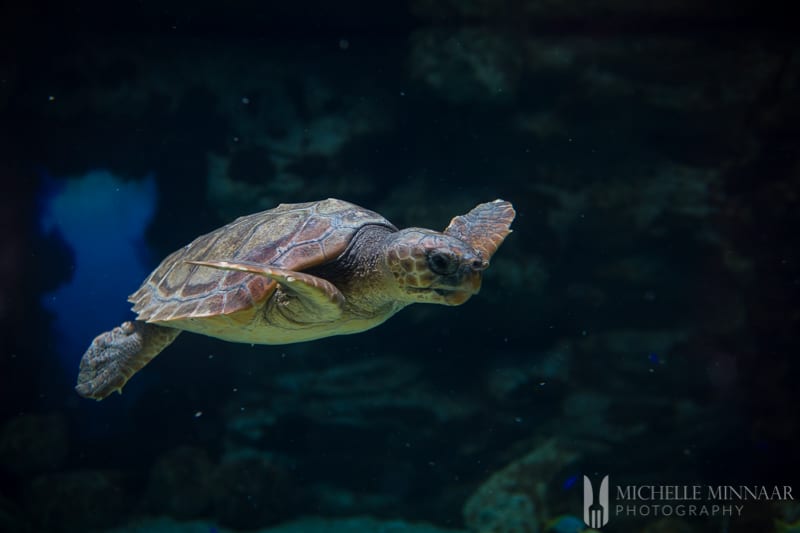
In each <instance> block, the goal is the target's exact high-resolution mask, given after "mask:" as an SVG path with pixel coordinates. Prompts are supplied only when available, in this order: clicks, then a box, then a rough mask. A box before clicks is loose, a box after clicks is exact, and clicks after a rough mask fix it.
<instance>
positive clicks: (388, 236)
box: [308, 225, 410, 318]
mask: <svg viewBox="0 0 800 533" xmlns="http://www.w3.org/2000/svg"><path fill="white" fill-rule="evenodd" d="M395 233H396V232H395V231H394V230H392V229H390V228H388V227H385V226H378V225H371V226H366V227H364V228H362V229H361V230H360V231H359V232H358V234H356V236H355V237H354V238H353V241H352V242H351V244H350V247H349V248H348V250H347V252H345V254H344V255H343V256H342V257H341V258H340V259H338V260H337V261H335V262H333V263H328V264H327V265H322V266H319V267H316V268H312V269H309V270H308V273H309V274H313V275H315V276H320V277H322V278H325V279H327V280H328V281H330V282H331V283H333V284H334V285H336V287H337V288H338V289H339V290H340V291H342V294H344V297H345V314H347V315H350V316H353V317H358V318H370V317H377V316H384V315H386V316H387V317H388V316H391V315H392V314H394V313H396V312H397V311H399V310H400V309H402V308H403V307H405V306H407V305H408V304H409V303H410V302H403V301H401V300H402V294H401V293H400V290H399V289H398V288H397V285H396V283H395V282H394V277H393V276H392V274H391V272H390V271H389V268H388V266H387V265H386V252H385V250H386V247H387V246H388V245H389V243H390V242H391V241H392V237H393V235H394V234H395Z"/></svg>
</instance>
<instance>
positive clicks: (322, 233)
mask: <svg viewBox="0 0 800 533" xmlns="http://www.w3.org/2000/svg"><path fill="white" fill-rule="evenodd" d="M368 224H379V225H383V226H387V227H390V228H392V229H396V228H394V226H392V224H391V223H390V222H388V221H387V220H386V219H385V218H383V217H382V216H380V215H379V214H377V213H375V212H373V211H369V210H367V209H363V208H361V207H358V206H356V205H353V204H351V203H348V202H344V201H341V200H336V199H328V200H323V201H320V202H308V203H302V204H281V205H279V206H278V207H276V208H275V209H270V210H268V211H263V212H261V213H255V214H252V215H248V216H244V217H241V218H238V219H236V220H235V221H233V222H231V223H230V224H228V225H226V226H223V227H221V228H219V229H217V230H215V231H212V232H211V233H207V234H206V235H202V236H200V237H198V238H197V239H195V240H194V241H192V242H191V243H190V244H188V245H186V246H184V247H183V248H181V249H180V250H177V251H176V252H174V253H172V254H170V255H169V256H168V257H167V258H166V259H164V261H162V262H161V264H160V265H159V266H158V268H156V269H155V270H154V271H153V273H152V274H150V276H149V277H148V278H147V280H146V281H145V282H144V283H143V284H142V286H141V287H140V288H139V290H137V291H136V292H135V293H133V294H132V295H131V296H130V298H129V299H128V300H129V301H130V302H131V303H133V304H134V305H133V310H134V311H135V312H137V313H138V319H139V320H144V321H147V322H161V323H164V322H172V321H179V320H183V319H187V318H201V317H213V316H219V315H230V314H233V313H237V312H239V311H245V310H252V309H253V308H255V307H259V306H261V305H262V304H263V303H264V302H265V301H266V300H267V299H268V298H269V297H270V296H271V295H272V294H273V292H274V291H275V287H276V284H275V282H274V281H271V280H269V279H268V278H265V277H263V276H258V275H254V274H248V273H246V272H231V271H225V270H219V269H215V268H207V267H202V266H198V265H191V264H188V263H186V261H204V260H205V261H234V262H250V263H257V264H261V265H272V266H275V267H279V268H283V269H287V270H295V271H302V270H305V269H307V268H310V267H313V266H316V265H320V264H323V263H327V262H329V261H333V260H334V259H336V258H337V257H338V256H339V255H341V254H342V252H344V250H345V249H346V248H347V245H348V244H349V242H350V240H351V239H352V237H353V235H354V234H355V233H356V231H358V229H360V228H361V227H363V226H365V225H368Z"/></svg>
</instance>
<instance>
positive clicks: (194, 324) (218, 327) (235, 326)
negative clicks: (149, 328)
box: [156, 305, 405, 344]
mask: <svg viewBox="0 0 800 533" xmlns="http://www.w3.org/2000/svg"><path fill="white" fill-rule="evenodd" d="M403 307H405V305H398V306H397V307H395V308H393V309H391V310H390V311H389V312H387V313H384V314H381V315H379V316H375V317H370V318H362V317H355V316H344V317H342V318H340V319H339V320H335V321H332V322H322V323H313V324H291V325H287V324H285V323H284V324H280V325H279V326H278V325H275V324H274V323H270V322H268V321H266V320H265V319H264V318H263V317H262V316H261V315H260V313H259V314H257V315H254V316H251V317H250V320H249V321H248V322H245V323H242V318H243V317H242V316H237V315H238V314H234V315H228V316H226V315H220V316H216V317H213V318H186V319H182V320H176V321H170V322H163V323H160V325H163V326H169V327H172V328H177V329H181V330H184V331H189V332H192V333H199V334H200V335H207V336H209V337H215V338H217V339H222V340H225V341H229V342H241V343H248V344H292V343H295V342H305V341H312V340H316V339H322V338H325V337H332V336H334V335H350V334H353V333H361V332H362V331H366V330H368V329H372V328H374V327H375V326H379V325H381V324H382V323H384V322H385V321H386V320H388V319H389V318H391V317H392V316H393V315H394V314H395V313H397V312H398V311H399V310H400V309H402V308H403ZM156 323H158V322H156Z"/></svg>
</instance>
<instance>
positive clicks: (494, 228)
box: [444, 200, 516, 261]
mask: <svg viewBox="0 0 800 533" xmlns="http://www.w3.org/2000/svg"><path fill="white" fill-rule="evenodd" d="M515 216H516V212H515V211H514V206H512V205H511V203H509V202H506V201H505V200H495V201H493V202H486V203H485V204H480V205H478V206H476V207H474V208H473V209H472V210H471V211H470V212H469V213H467V214H466V215H461V216H457V217H455V218H453V220H451V221H450V224H449V225H448V226H447V228H446V229H445V230H444V232H445V234H447V235H450V236H452V237H455V238H457V239H461V240H462V241H464V242H465V243H467V244H469V245H470V246H472V247H473V248H475V249H476V250H478V251H479V252H480V253H481V255H482V256H483V259H484V261H488V260H489V259H491V258H492V256H493V255H494V253H495V252H496V251H497V248H499V247H500V245H501V244H503V241H504V240H505V238H506V237H507V236H508V234H509V233H511V229H510V227H511V222H513V221H514V217H515Z"/></svg>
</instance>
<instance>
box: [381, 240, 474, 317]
mask: <svg viewBox="0 0 800 533" xmlns="http://www.w3.org/2000/svg"><path fill="white" fill-rule="evenodd" d="M386 265H387V267H388V269H389V272H390V274H391V277H392V280H393V281H394V283H396V287H397V289H398V291H399V293H400V294H399V299H401V300H403V301H407V302H428V303H438V304H443V305H461V304H463V303H464V302H466V301H467V300H469V298H470V296H472V295H473V294H475V293H477V292H478V290H479V289H480V288H481V274H482V273H483V271H484V270H486V268H487V267H488V266H489V261H488V260H486V259H484V258H483V257H482V255H481V254H480V252H479V251H477V250H475V249H474V248H472V247H471V246H470V245H469V244H467V243H466V242H464V241H462V240H460V239H458V238H456V237H453V236H450V235H446V234H444V233H439V232H436V231H432V230H428V229H421V228H408V229H404V230H402V231H398V232H397V233H393V234H392V236H391V238H390V239H389V241H388V245H387V248H386Z"/></svg>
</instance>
